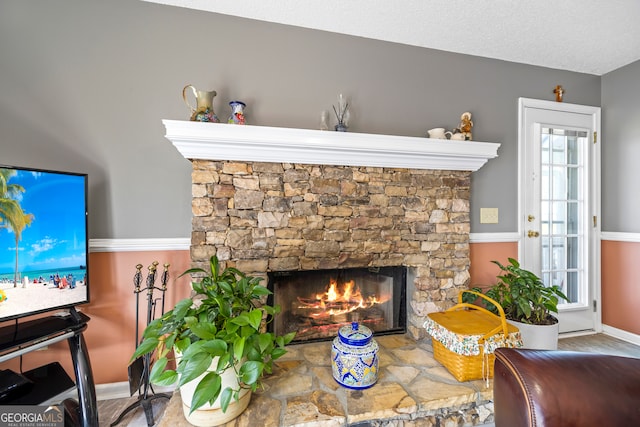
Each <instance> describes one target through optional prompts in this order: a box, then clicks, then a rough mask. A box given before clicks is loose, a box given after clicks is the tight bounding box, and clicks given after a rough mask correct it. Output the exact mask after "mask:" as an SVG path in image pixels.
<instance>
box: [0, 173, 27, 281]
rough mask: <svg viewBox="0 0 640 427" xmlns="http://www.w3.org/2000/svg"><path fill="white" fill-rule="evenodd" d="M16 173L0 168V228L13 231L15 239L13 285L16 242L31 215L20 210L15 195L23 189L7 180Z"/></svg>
mask: <svg viewBox="0 0 640 427" xmlns="http://www.w3.org/2000/svg"><path fill="white" fill-rule="evenodd" d="M15 174H16V171H14V170H11V169H4V168H0V229H1V228H6V229H10V230H12V231H13V234H14V235H15V241H16V264H15V269H14V272H13V287H14V288H15V287H16V286H18V253H19V251H18V243H19V242H20V237H21V236H22V231H23V230H24V229H25V228H27V227H28V226H29V225H31V222H32V221H33V215H32V214H27V213H25V212H24V210H22V206H20V202H19V201H18V200H16V199H17V197H18V196H19V195H20V194H22V193H24V191H25V189H24V187H23V186H21V185H19V184H11V183H9V180H10V179H11V178H12V177H13V176H14V175H15Z"/></svg>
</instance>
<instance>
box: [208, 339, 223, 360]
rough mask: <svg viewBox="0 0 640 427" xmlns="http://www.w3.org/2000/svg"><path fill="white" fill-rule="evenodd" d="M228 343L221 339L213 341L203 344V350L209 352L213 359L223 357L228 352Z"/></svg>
mask: <svg viewBox="0 0 640 427" xmlns="http://www.w3.org/2000/svg"><path fill="white" fill-rule="evenodd" d="M227 347H228V346H227V343H226V342H224V341H223V340H220V339H212V340H208V341H205V342H204V343H203V344H202V349H203V350H205V351H207V352H209V354H210V355H211V356H212V357H216V356H222V355H223V354H224V353H225V352H226V351H227Z"/></svg>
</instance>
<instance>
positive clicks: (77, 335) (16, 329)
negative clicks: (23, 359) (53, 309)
mask: <svg viewBox="0 0 640 427" xmlns="http://www.w3.org/2000/svg"><path fill="white" fill-rule="evenodd" d="M89 320H90V319H89V317H88V316H87V315H85V314H83V313H79V312H77V311H76V310H75V309H74V308H72V309H71V310H70V313H69V315H66V316H57V315H53V316H49V317H46V318H40V319H35V320H28V321H25V322H20V323H16V324H15V325H11V326H4V327H2V328H0V362H4V361H6V360H9V359H12V358H14V357H18V356H21V355H23V354H26V353H29V352H31V351H34V350H38V349H39V348H42V347H46V346H48V345H50V344H53V343H56V342H59V341H63V340H67V342H68V343H69V350H70V352H71V359H72V361H73V369H74V372H75V377H76V387H77V389H78V402H77V403H76V404H75V406H74V405H73V404H72V402H71V400H69V399H67V400H66V401H65V402H63V404H64V406H65V409H66V411H65V412H67V411H70V412H69V416H70V418H73V419H76V421H77V422H70V423H69V424H68V425H72V426H82V427H95V426H97V425H98V405H97V402H96V391H95V384H94V382H93V372H92V370H91V362H90V360H89V352H88V351H87V345H86V342H85V340H84V336H83V332H84V330H85V329H87V322H88V321H89ZM38 403H41V402H38ZM36 404H37V403H36ZM70 421H71V420H70ZM65 425H67V424H65Z"/></svg>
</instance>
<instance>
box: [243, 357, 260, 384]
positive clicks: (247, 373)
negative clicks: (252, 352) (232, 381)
mask: <svg viewBox="0 0 640 427" xmlns="http://www.w3.org/2000/svg"><path fill="white" fill-rule="evenodd" d="M263 367H264V363H262V362H258V361H255V360H249V361H247V362H245V363H243V364H242V366H241V367H240V372H239V374H240V380H241V381H242V382H243V383H245V384H248V385H249V384H255V383H256V382H257V381H258V378H260V375H262V369H263Z"/></svg>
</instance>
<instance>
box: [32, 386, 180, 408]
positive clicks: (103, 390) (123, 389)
mask: <svg viewBox="0 0 640 427" xmlns="http://www.w3.org/2000/svg"><path fill="white" fill-rule="evenodd" d="M95 388H96V400H98V401H100V400H111V399H128V398H129V397H131V395H130V394H129V383H128V382H127V381H122V382H118V383H106V384H96V386H95ZM175 389H176V388H175V386H169V387H158V386H153V391H154V392H155V393H156V394H157V393H173V391H174V390H175ZM65 399H76V400H77V399H78V390H77V389H76V388H75V387H73V388H70V389H69V390H67V391H65V392H63V393H61V394H58V395H56V396H54V397H52V398H51V399H49V400H47V401H46V402H43V403H42V404H43V405H44V404H54V403H58V402H62V401H63V400H65Z"/></svg>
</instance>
